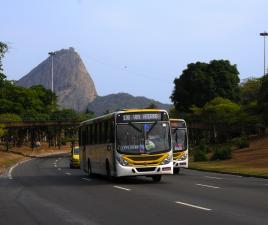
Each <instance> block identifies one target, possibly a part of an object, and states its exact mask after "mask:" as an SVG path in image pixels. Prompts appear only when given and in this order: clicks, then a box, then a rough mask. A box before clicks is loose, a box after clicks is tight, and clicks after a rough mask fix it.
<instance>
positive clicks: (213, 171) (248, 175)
mask: <svg viewBox="0 0 268 225" xmlns="http://www.w3.org/2000/svg"><path fill="white" fill-rule="evenodd" d="M188 169H189V170H197V171H202V172H212V173H219V174H228V175H236V176H241V177H254V178H263V179H268V176H262V175H251V174H244V173H235V172H223V171H216V170H205V169H197V168H188Z"/></svg>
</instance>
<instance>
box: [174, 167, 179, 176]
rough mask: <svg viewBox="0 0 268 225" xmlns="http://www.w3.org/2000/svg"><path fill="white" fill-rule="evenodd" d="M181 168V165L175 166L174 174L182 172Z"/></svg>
mask: <svg viewBox="0 0 268 225" xmlns="http://www.w3.org/2000/svg"><path fill="white" fill-rule="evenodd" d="M180 169H181V168H179V167H175V168H173V174H179V173H180Z"/></svg>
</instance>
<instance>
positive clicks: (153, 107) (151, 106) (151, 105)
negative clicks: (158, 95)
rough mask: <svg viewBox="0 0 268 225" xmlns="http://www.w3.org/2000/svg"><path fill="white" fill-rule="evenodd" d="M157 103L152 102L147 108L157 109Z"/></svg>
mask: <svg viewBox="0 0 268 225" xmlns="http://www.w3.org/2000/svg"><path fill="white" fill-rule="evenodd" d="M157 108H158V107H157V105H156V104H154V103H153V102H151V103H150V104H149V105H148V106H147V107H146V108H145V109H157Z"/></svg>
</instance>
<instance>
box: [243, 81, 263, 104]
mask: <svg viewBox="0 0 268 225" xmlns="http://www.w3.org/2000/svg"><path fill="white" fill-rule="evenodd" d="M259 90H260V78H250V79H248V80H247V81H246V82H244V83H242V84H241V85H240V95H241V103H242V104H244V105H246V104H249V103H251V102H256V101H257V97H258V93H259Z"/></svg>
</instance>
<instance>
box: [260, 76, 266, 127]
mask: <svg viewBox="0 0 268 225" xmlns="http://www.w3.org/2000/svg"><path fill="white" fill-rule="evenodd" d="M258 105H259V107H260V111H261V113H262V115H263V119H264V121H265V123H266V125H268V74H266V75H265V76H263V77H262V78H261V86H260V91H259V94H258Z"/></svg>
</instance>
